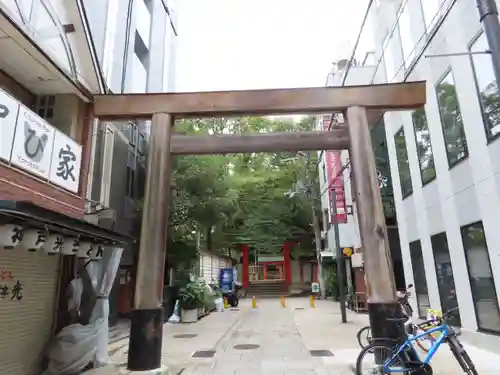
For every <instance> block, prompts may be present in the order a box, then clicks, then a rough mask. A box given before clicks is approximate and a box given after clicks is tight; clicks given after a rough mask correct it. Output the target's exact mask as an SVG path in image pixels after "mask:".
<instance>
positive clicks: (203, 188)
mask: <svg viewBox="0 0 500 375" xmlns="http://www.w3.org/2000/svg"><path fill="white" fill-rule="evenodd" d="M314 124H315V118H314V117H305V118H303V119H302V120H300V121H294V120H292V119H285V118H274V119H271V118H263V117H242V118H215V119H213V118H206V119H183V120H179V121H177V122H176V125H175V129H176V132H178V133H183V134H190V135H198V134H199V135H203V134H205V135H206V134H222V133H224V134H248V133H254V132H260V133H263V132H275V131H281V132H293V131H303V130H309V129H312V128H313V127H314ZM308 180H309V181H311V182H317V153H316V152H313V153H308V154H307V157H302V156H298V155H297V154H296V153H287V152H276V153H253V154H234V155H207V156H205V155H203V156H198V155H190V156H179V157H175V158H174V159H173V174H172V187H173V190H172V198H171V207H170V220H169V228H168V231H169V233H168V239H169V240H168V246H167V248H168V251H167V256H168V261H169V263H170V264H176V265H177V266H179V265H181V266H182V265H184V266H188V265H189V263H190V262H191V261H193V260H194V259H195V258H196V254H197V249H198V248H199V249H200V250H208V251H210V252H212V253H219V254H226V255H232V256H235V255H238V253H239V251H240V246H239V245H240V244H248V245H249V246H250V247H251V248H253V249H255V250H257V251H258V253H259V254H277V253H279V252H280V250H281V246H282V245H283V243H284V242H285V241H293V242H295V243H296V244H297V246H295V247H294V249H293V254H299V253H302V252H308V251H311V250H312V249H314V244H313V238H314V233H313V228H312V226H311V223H312V217H311V215H312V205H313V204H317V203H319V202H318V201H317V199H314V197H315V196H316V197H317V193H318V192H317V191H312V192H311V193H312V194H295V195H293V194H289V193H290V192H292V191H293V189H294V186H295V184H296V183H297V182H298V181H302V182H303V183H305V184H306V185H307V181H308ZM312 185H313V186H316V184H312ZM315 189H316V188H315ZM293 254H292V255H293Z"/></svg>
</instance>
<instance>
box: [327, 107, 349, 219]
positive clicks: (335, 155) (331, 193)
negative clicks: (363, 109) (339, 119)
mask: <svg viewBox="0 0 500 375" xmlns="http://www.w3.org/2000/svg"><path fill="white" fill-rule="evenodd" d="M330 118H331V116H323V129H324V130H328V127H329V126H330ZM333 122H334V123H333V124H332V127H333V126H335V125H337V124H336V121H335V119H334V120H333ZM324 160H325V170H326V181H327V184H328V185H327V186H328V198H329V202H330V212H332V213H333V211H334V208H335V207H334V206H333V205H334V204H335V206H336V208H337V221H338V222H339V223H347V207H346V201H345V191H344V178H343V176H342V174H341V172H340V171H341V169H342V160H341V151H338V150H335V151H327V150H325V152H324ZM331 220H332V223H333V221H334V217H333V215H332V218H331Z"/></svg>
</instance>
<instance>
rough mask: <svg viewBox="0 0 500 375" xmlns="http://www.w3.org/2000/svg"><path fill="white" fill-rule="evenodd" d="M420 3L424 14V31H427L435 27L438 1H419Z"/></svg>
mask: <svg viewBox="0 0 500 375" xmlns="http://www.w3.org/2000/svg"><path fill="white" fill-rule="evenodd" d="M420 3H421V5H422V11H423V13H424V22H425V29H426V30H427V31H429V30H430V29H432V28H433V27H434V26H435V25H436V23H437V20H438V18H439V17H438V14H439V8H440V6H439V0H420Z"/></svg>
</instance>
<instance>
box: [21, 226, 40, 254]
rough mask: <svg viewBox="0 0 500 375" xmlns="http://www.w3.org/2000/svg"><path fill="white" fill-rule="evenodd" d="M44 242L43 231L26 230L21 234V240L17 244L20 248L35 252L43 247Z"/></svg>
mask: <svg viewBox="0 0 500 375" xmlns="http://www.w3.org/2000/svg"><path fill="white" fill-rule="evenodd" d="M45 240H46V233H45V231H43V230H38V229H28V230H25V231H24V233H23V239H22V241H21V243H20V244H19V246H20V247H22V248H24V249H27V250H28V251H37V250H39V249H41V248H42V247H43V245H44V244H45Z"/></svg>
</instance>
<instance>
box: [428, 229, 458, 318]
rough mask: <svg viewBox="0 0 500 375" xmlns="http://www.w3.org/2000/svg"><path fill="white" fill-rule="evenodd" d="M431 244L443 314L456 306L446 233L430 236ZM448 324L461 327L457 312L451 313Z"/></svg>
mask: <svg viewBox="0 0 500 375" xmlns="http://www.w3.org/2000/svg"><path fill="white" fill-rule="evenodd" d="M431 244H432V252H433V254H434V265H435V267H436V276H437V282H438V289H439V298H440V300H441V309H442V310H443V312H447V311H450V310H452V309H454V308H456V307H457V306H458V300H457V291H456V289H455V279H454V278H453V267H452V265H451V258H450V250H449V248H448V239H447V238H446V233H445V232H443V233H438V234H435V235H434V236H432V237H431ZM450 323H451V324H452V325H454V326H457V327H459V326H460V325H461V321H460V312H459V311H457V312H455V313H452V315H451V316H450Z"/></svg>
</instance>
